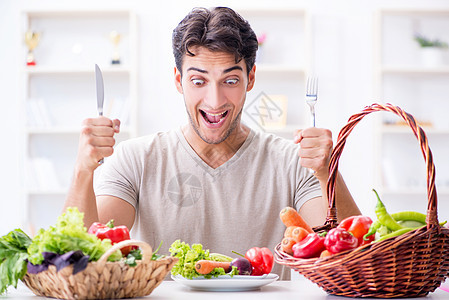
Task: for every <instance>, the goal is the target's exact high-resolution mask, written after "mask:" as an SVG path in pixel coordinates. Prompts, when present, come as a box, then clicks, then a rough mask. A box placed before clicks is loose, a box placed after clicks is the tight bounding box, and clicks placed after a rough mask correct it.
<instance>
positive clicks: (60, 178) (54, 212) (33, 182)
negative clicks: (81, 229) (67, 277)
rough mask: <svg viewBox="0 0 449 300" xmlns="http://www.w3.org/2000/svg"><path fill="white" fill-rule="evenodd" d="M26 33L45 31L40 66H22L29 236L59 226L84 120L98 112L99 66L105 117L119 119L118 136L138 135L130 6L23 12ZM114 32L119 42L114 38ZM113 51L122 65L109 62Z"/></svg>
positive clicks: (38, 57) (25, 205)
mask: <svg viewBox="0 0 449 300" xmlns="http://www.w3.org/2000/svg"><path fill="white" fill-rule="evenodd" d="M22 17H23V25H22V30H21V32H22V34H23V35H25V32H27V31H33V32H38V33H40V36H41V38H40V40H39V43H38V45H37V47H36V48H35V49H34V51H33V53H34V57H35V61H36V65H27V64H26V60H25V58H26V54H27V50H28V49H27V47H26V46H25V44H23V45H22V48H23V51H24V52H23V57H24V59H23V65H22V67H21V68H22V72H21V74H22V85H21V86H22V97H21V98H22V101H21V108H22V109H21V111H22V112H23V120H22V122H21V123H22V125H23V127H22V130H21V132H22V145H23V147H22V151H23V153H22V154H23V155H22V157H23V158H24V159H23V162H22V166H21V169H22V173H23V179H24V182H23V189H22V199H23V201H22V206H23V209H22V212H23V215H22V218H23V224H24V225H25V228H27V229H28V230H29V231H30V233H31V234H33V233H35V232H36V230H38V229H39V228H45V227H48V226H49V225H51V224H54V223H55V221H56V217H57V216H58V215H60V213H61V210H62V207H63V204H64V201H65V196H66V193H67V191H68V188H69V185H70V182H71V176H72V172H73V168H74V163H75V159H76V154H77V150H78V138H79V133H80V130H81V126H82V121H83V120H84V119H86V118H88V117H95V116H96V115H97V111H96V91H95V73H94V65H95V64H98V65H99V66H100V68H101V69H102V73H103V78H104V84H105V103H104V115H105V116H107V117H110V118H119V119H120V120H121V121H122V128H121V132H120V134H118V135H117V138H116V140H117V142H120V141H122V140H125V139H128V138H131V137H135V136H137V132H138V129H137V83H136V82H137V63H136V59H137V56H136V49H137V45H136V44H137V38H136V35H137V22H136V16H135V14H134V12H132V11H130V10H101V11H100V10H98V11H96V10H75V11H74V10H67V11H65V10H26V11H23V12H22ZM112 31H117V32H119V33H120V34H121V36H122V38H121V41H120V43H119V44H118V48H114V44H113V43H112V42H111V40H110V39H109V34H110V33H111V32H112ZM114 51H118V52H119V53H120V63H119V64H112V56H113V54H114Z"/></svg>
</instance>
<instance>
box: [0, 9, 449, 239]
mask: <svg viewBox="0 0 449 300" xmlns="http://www.w3.org/2000/svg"><path fill="white" fill-rule="evenodd" d="M155 3H156V2H152V1H144V0H142V1H137V0H134V1H112V0H109V1H103V0H101V1H100V0H99V1H84V0H79V1H72V2H70V3H69V2H68V1H64V2H62V1H58V0H41V1H32V0H1V1H0V92H1V97H0V105H1V107H2V110H1V112H2V114H1V116H0V129H1V130H2V146H1V148H0V151H1V152H0V153H1V155H0V166H1V172H0V191H1V198H0V205H1V206H0V234H4V233H6V232H7V231H9V230H11V229H13V228H15V227H19V226H20V225H21V224H20V223H19V217H18V216H19V215H20V212H19V209H20V205H19V204H20V201H21V200H20V198H19V196H18V195H19V193H18V191H19V190H20V188H21V182H22V181H21V174H20V172H19V168H20V163H21V157H20V153H21V148H20V136H21V132H20V128H21V121H22V119H21V118H22V115H23V112H21V111H19V109H18V102H19V100H20V95H21V91H20V82H19V78H20V73H19V72H20V68H21V67H22V65H23V59H24V57H23V55H24V51H23V45H22V44H21V43H22V41H21V32H20V25H21V23H20V22H21V19H20V12H21V10H22V9H46V8H48V9H50V8H51V9H58V8H60V9H66V8H74V9H87V8H94V9H101V8H131V9H134V10H135V11H136V13H137V15H138V28H139V37H140V40H139V43H140V45H139V49H138V50H139V51H138V52H139V53H138V55H139V57H138V61H139V72H138V75H139V90H138V95H139V103H140V107H139V110H140V118H139V124H140V128H139V130H140V134H148V133H152V132H154V131H159V130H167V129H170V128H173V127H176V126H179V125H181V124H183V123H184V122H185V121H186V117H185V111H184V105H183V100H182V97H181V96H180V95H179V94H178V93H177V92H176V90H175V88H174V85H173V76H172V75H173V66H174V60H173V57H172V50H171V32H172V30H173V28H174V27H175V26H176V25H177V23H178V22H179V21H180V20H181V18H182V17H183V16H184V15H185V14H186V13H187V12H188V11H189V10H190V9H191V8H192V7H195V6H206V7H211V6H217V5H226V6H230V7H233V8H235V9H237V10H238V9H239V8H244V7H253V6H259V7H260V6H264V7H265V6H266V7H273V5H277V6H286V7H299V8H307V9H308V10H309V12H310V14H311V17H312V28H313V32H312V34H313V36H314V39H313V43H314V44H313V48H314V54H313V57H314V62H313V65H314V66H315V71H316V73H317V74H318V75H319V77H320V98H319V103H318V104H317V107H316V109H317V122H318V126H321V127H327V128H330V129H331V130H332V131H333V133H334V137H335V138H336V136H337V134H338V131H339V130H340V128H341V127H342V126H343V125H344V124H345V122H346V120H347V119H348V117H349V116H350V115H351V114H354V113H356V112H358V111H360V110H361V109H362V108H363V107H364V106H366V105H369V104H371V103H372V102H375V101H379V99H375V98H374V90H373V36H374V34H373V16H374V11H375V10H376V9H378V8H381V7H382V8H385V7H408V8H426V9H430V8H445V9H448V8H449V1H445V0H426V1H424V0H398V1H388V0H378V1H374V0H373V1H361V0H311V1H257V0H252V1H246V2H244V1H241V0H240V1H186V0H184V1H182V0H178V1H164V2H162V1H158V2H157V4H155ZM372 137H373V129H372V123H370V122H369V121H368V122H366V123H362V124H361V125H360V126H358V128H357V129H356V130H355V131H354V133H353V134H352V135H351V138H350V140H349V141H348V145H347V146H346V149H345V153H344V155H343V157H342V160H341V163H340V170H341V172H342V173H343V175H344V177H345V178H346V181H347V184H348V185H349V187H350V189H351V192H352V193H353V195H354V197H355V198H356V201H357V202H358V204H359V205H360V207H361V208H362V212H363V213H366V214H371V213H372V207H373V206H372V205H373V204H372V203H373V202H372V192H371V189H372V188H373V174H372V173H371V172H370V171H369V170H372V169H373V163H372V157H373V153H372V151H373V150H372V149H373V145H372V144H373V139H372Z"/></svg>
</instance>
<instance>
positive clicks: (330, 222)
mask: <svg viewBox="0 0 449 300" xmlns="http://www.w3.org/2000/svg"><path fill="white" fill-rule="evenodd" d="M376 111H390V112H393V113H395V114H397V115H398V116H400V117H402V119H404V121H405V122H406V123H407V124H408V125H409V126H410V128H411V129H412V131H413V133H414V135H415V136H416V138H417V139H418V141H419V143H420V147H421V152H422V154H423V156H424V160H425V162H426V167H427V198H428V204H427V216H426V223H427V229H430V227H432V226H436V227H437V228H439V223H438V214H437V193H436V187H435V165H434V163H433V158H432V152H431V151H430V148H429V144H428V142H427V136H426V134H425V132H424V130H423V129H422V128H421V127H420V126H419V125H417V123H416V121H415V118H414V117H413V116H412V115H410V114H409V113H407V112H405V111H404V110H402V109H401V108H399V107H398V106H394V105H392V104H389V103H387V104H385V105H381V104H377V103H374V104H372V105H370V106H367V107H365V108H364V109H363V110H362V111H361V112H360V113H358V114H355V115H352V116H351V117H350V118H349V120H348V123H347V124H346V125H345V126H344V127H343V128H342V129H341V130H340V133H339V134H338V139H337V143H336V145H335V148H334V150H333V151H332V155H331V159H330V163H329V179H328V181H327V195H328V199H329V207H328V212H327V217H326V222H325V224H324V225H323V226H322V227H323V228H324V227H328V228H329V227H330V228H333V227H335V226H336V224H337V210H336V205H335V184H336V178H337V174H338V161H339V159H340V156H341V153H342V151H343V148H344V146H345V143H346V138H347V137H348V135H349V133H351V131H352V130H353V129H354V127H355V125H357V123H359V122H360V121H361V120H362V119H363V118H364V117H365V116H366V115H368V114H370V113H372V112H376Z"/></svg>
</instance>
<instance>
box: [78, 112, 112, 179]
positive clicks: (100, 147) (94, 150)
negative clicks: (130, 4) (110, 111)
mask: <svg viewBox="0 0 449 300" xmlns="http://www.w3.org/2000/svg"><path fill="white" fill-rule="evenodd" d="M118 132H120V120H118V119H114V120H111V119H109V118H106V117H103V116H101V117H97V118H88V119H85V120H84V121H83V127H82V129H81V134H80V139H79V146H78V156H77V159H76V167H77V168H78V170H84V171H89V172H93V171H94V170H95V169H96V168H97V167H98V165H99V161H100V160H101V159H103V158H104V157H108V156H111V155H112V153H113V151H114V150H113V147H114V145H115V139H114V135H115V134H116V133H118Z"/></svg>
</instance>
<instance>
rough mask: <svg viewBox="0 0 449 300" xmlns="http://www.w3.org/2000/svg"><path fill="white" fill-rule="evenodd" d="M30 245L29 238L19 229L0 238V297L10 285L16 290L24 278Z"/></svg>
mask: <svg viewBox="0 0 449 300" xmlns="http://www.w3.org/2000/svg"><path fill="white" fill-rule="evenodd" d="M30 244H31V238H30V237H29V236H28V235H27V234H26V233H25V232H23V231H22V230H21V229H15V230H13V231H11V232H9V233H8V234H7V235H5V236H2V237H1V238H0V295H1V294H3V293H4V292H5V291H6V289H7V288H8V287H9V286H11V285H12V286H14V287H15V288H17V282H18V281H19V280H20V279H22V278H23V276H25V274H26V271H27V262H26V259H27V258H28V253H27V248H28V246H29V245H30Z"/></svg>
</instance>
